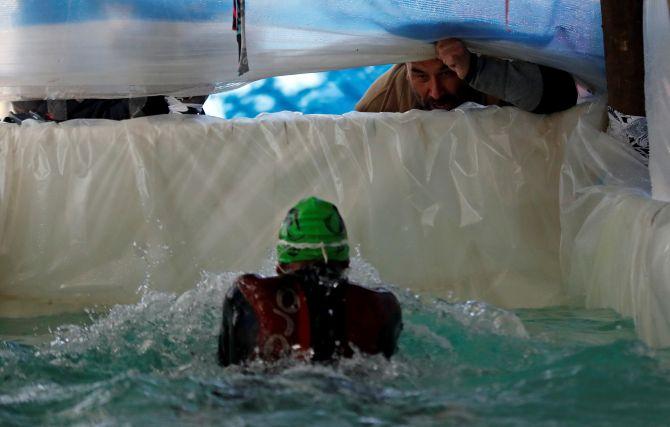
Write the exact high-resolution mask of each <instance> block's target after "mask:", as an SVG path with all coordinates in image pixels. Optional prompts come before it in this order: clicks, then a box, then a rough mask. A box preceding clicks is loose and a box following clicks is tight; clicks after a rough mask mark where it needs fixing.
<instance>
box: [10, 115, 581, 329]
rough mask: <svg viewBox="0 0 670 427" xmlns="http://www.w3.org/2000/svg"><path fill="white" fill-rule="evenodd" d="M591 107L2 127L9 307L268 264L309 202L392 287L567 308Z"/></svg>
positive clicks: (111, 294)
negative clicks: (580, 157)
mask: <svg viewBox="0 0 670 427" xmlns="http://www.w3.org/2000/svg"><path fill="white" fill-rule="evenodd" d="M577 117H578V110H574V111H570V112H566V113H563V114H558V115H555V116H552V117H542V116H537V115H532V114H529V113H524V112H521V111H519V110H517V109H514V108H502V109H501V108H498V107H490V108H487V109H477V110H470V111H464V110H457V111H452V112H445V111H436V112H418V111H413V112H410V113H407V114H381V115H376V114H361V113H352V114H349V115H346V116H301V115H298V114H292V113H283V114H277V115H265V116H261V117H260V118H258V119H253V120H251V119H239V120H233V121H226V120H221V119H215V118H207V117H196V118H192V117H179V116H173V115H171V116H164V117H151V118H142V119H134V120H129V121H124V122H112V121H104V120H98V121H95V120H91V121H70V122H66V123H63V124H60V125H57V124H37V123H34V122H32V124H30V123H29V124H28V125H23V126H21V127H19V126H16V125H9V124H3V125H0V162H1V165H2V169H0V170H2V175H0V183H1V185H0V242H1V246H0V264H1V265H2V268H1V269H0V295H1V296H2V297H1V298H0V316H8V315H12V316H25V315H34V314H44V313H48V312H59V311H63V310H71V309H80V308H81V307H83V306H86V305H91V304H112V303H124V302H131V301H135V300H136V299H137V298H138V296H137V293H136V290H137V288H138V287H139V286H140V285H146V286H149V287H150V288H152V289H161V290H170V291H183V290H185V289H189V288H191V287H192V286H194V285H195V283H197V281H198V277H199V274H200V272H201V271H203V270H206V271H214V272H219V271H242V270H244V271H254V270H255V269H257V268H258V267H259V265H260V263H261V261H262V260H264V259H265V258H267V256H268V254H269V253H270V251H271V249H272V248H274V245H275V244H276V238H277V233H278V229H279V226H280V223H281V220H282V218H283V217H284V215H285V213H286V211H287V209H288V208H289V207H290V206H291V205H292V204H294V203H295V202H296V201H298V200H299V199H301V198H303V197H305V196H308V195H317V196H320V197H323V198H325V199H327V200H330V201H333V202H335V203H337V205H338V207H339V208H340V211H341V212H342V214H343V217H344V219H345V221H346V223H347V226H348V232H349V233H348V234H349V240H350V244H351V246H352V247H356V246H359V247H360V251H361V254H362V256H363V257H364V258H365V259H366V260H368V261H369V262H370V263H371V264H372V265H374V266H375V267H376V268H378V270H379V271H380V273H381V275H382V278H383V279H384V280H386V281H388V282H391V283H395V284H397V285H398V286H401V287H410V288H412V289H415V290H416V291H420V292H426V293H430V294H432V295H436V296H447V295H450V294H452V293H453V295H454V296H455V297H459V298H462V299H484V300H486V301H489V302H491V303H494V304H496V305H500V306H504V307H539V306H545V305H553V304H560V303H562V302H564V294H563V292H562V290H561V284H560V266H559V262H558V250H559V210H558V177H559V167H560V162H561V158H562V155H561V146H562V142H563V141H564V140H565V139H566V138H567V135H568V132H569V131H570V130H571V129H572V128H573V127H574V123H575V121H576V120H577Z"/></svg>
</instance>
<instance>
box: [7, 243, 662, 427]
mask: <svg viewBox="0 0 670 427" xmlns="http://www.w3.org/2000/svg"><path fill="white" fill-rule="evenodd" d="M274 263H275V259H274V258H273V257H272V256H269V257H268V259H267V260H266V262H265V263H264V264H263V266H262V267H261V269H260V271H261V272H262V273H263V274H272V272H273V268H274ZM238 274H239V273H221V274H216V273H203V276H202V279H201V280H200V282H199V283H198V284H197V285H196V286H195V287H194V288H193V289H192V290H190V291H188V292H185V293H184V294H181V295H174V294H167V293H157V292H153V291H151V290H150V289H146V288H144V289H143V290H142V292H143V295H142V298H141V301H140V302H138V303H137V304H134V305H126V306H115V307H112V308H111V309H109V310H103V311H102V312H94V311H91V312H89V313H88V314H84V315H80V316H78V317H77V316H75V317H72V316H62V317H60V318H59V317H56V318H50V319H46V320H45V319H42V320H25V321H24V323H25V324H26V325H27V324H30V323H31V322H33V323H35V324H39V325H40V326H39V328H38V329H39V330H37V331H36V332H35V334H37V335H38V336H39V337H42V338H41V340H42V342H41V343H35V342H33V341H31V335H32V333H31V332H30V331H32V328H30V327H27V326H26V325H24V327H23V328H16V325H17V323H12V324H11V325H14V329H16V330H14V331H10V330H9V329H11V328H10V327H9V326H8V324H10V323H11V322H9V321H7V320H0V333H1V334H3V335H2V338H3V340H2V342H1V343H0V424H2V425H36V424H50V425H91V424H95V425H107V424H108V425H119V424H132V425H136V424H143V423H148V424H149V425H157V424H160V425H163V424H172V425H202V424H214V423H216V424H222V425H258V424H263V425H277V426H279V425H291V426H293V425H304V424H308V423H309V424H319V425H322V424H323V425H398V424H399V425H462V424H468V425H537V424H543V425H547V424H561V425H563V424H570V425H589V426H590V425H606V424H607V425H610V424H621V425H626V424H646V425H654V424H659V425H661V424H663V423H664V422H665V420H667V417H668V416H669V415H670V402H667V399H666V396H667V395H668V392H670V373H669V371H668V369H667V366H668V365H667V364H666V362H665V361H666V360H667V359H668V358H667V354H666V353H662V352H661V353H657V352H652V351H650V350H649V349H648V348H646V347H645V346H644V345H643V344H641V343H640V342H639V341H638V340H637V339H636V338H635V335H634V331H633V327H632V323H631V322H630V321H628V320H625V319H622V318H620V317H618V316H617V315H616V314H614V313H613V312H611V311H606V310H598V311H586V310H576V309H567V308H554V309H543V310H519V311H517V312H516V313H513V312H510V311H506V310H502V309H499V308H496V307H492V306H489V305H486V304H484V303H481V302H476V301H470V302H455V301H449V300H436V299H431V298H429V297H426V296H419V295H415V294H413V293H412V292H410V291H408V290H402V289H400V288H397V287H396V288H394V291H395V292H396V294H397V295H398V297H399V299H400V301H401V305H402V307H403V319H404V325H405V326H404V330H403V333H402V336H401V340H400V343H399V352H398V354H397V355H396V356H395V357H394V358H393V359H392V360H390V361H389V360H386V359H385V358H383V357H381V356H376V357H369V356H363V355H357V356H356V357H354V358H352V359H346V360H341V361H338V362H336V363H333V364H328V365H312V364H306V363H303V362H298V361H291V360H289V361H282V362H279V363H277V364H273V365H267V364H263V363H254V364H252V365H250V366H247V367H229V368H225V369H223V368H221V367H219V366H218V365H217V363H216V357H215V354H216V337H217V334H218V328H219V323H220V315H221V313H220V310H221V303H222V300H223V296H224V294H225V292H226V291H227V289H229V287H230V286H231V285H232V282H233V280H234V278H235V277H236V276H237V275H238ZM350 277H351V279H352V280H356V281H358V282H361V283H363V284H365V285H368V286H376V285H378V284H379V283H380V282H381V279H380V277H379V274H378V273H377V272H376V271H375V270H374V268H372V267H371V266H370V265H368V264H366V263H365V262H364V261H363V260H362V259H361V258H360V256H358V255H356V256H355V257H354V258H353V259H352V268H351V271H350ZM143 285H146V284H143ZM73 321H74V323H75V324H70V325H63V324H61V325H60V326H58V327H57V328H56V329H55V330H53V331H52V332H51V333H47V334H44V333H43V329H44V324H46V323H48V324H52V325H53V324H58V323H69V322H73ZM8 322H9V323H8ZM8 332H11V335H13V338H12V339H9V338H8V335H10V334H9V333H8ZM17 337H19V338H17ZM44 337H46V339H45V338H44Z"/></svg>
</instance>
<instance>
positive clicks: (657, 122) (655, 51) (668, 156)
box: [644, 0, 670, 202]
mask: <svg viewBox="0 0 670 427" xmlns="http://www.w3.org/2000/svg"><path fill="white" fill-rule="evenodd" d="M668 46H670V5H669V4H668V1H667V0H651V1H650V0H645V2H644V63H645V64H644V65H645V79H644V86H645V103H646V110H647V119H648V127H649V147H650V152H649V172H650V174H651V182H652V190H653V191H652V195H653V197H654V199H657V200H663V201H666V202H668V201H670V121H668V117H670V56H668Z"/></svg>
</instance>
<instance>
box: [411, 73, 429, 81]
mask: <svg viewBox="0 0 670 427" xmlns="http://www.w3.org/2000/svg"><path fill="white" fill-rule="evenodd" d="M413 78H414V79H416V80H418V81H420V82H427V81H428V76H427V75H425V74H414V77H413Z"/></svg>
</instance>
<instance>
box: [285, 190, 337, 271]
mask: <svg viewBox="0 0 670 427" xmlns="http://www.w3.org/2000/svg"><path fill="white" fill-rule="evenodd" d="M277 259H278V261H279V262H280V263H282V264H288V263H291V262H297V261H326V262H328V261H347V260H349V244H348V243H347V229H346V227H345V225H344V220H343V219H342V216H340V212H338V210H337V208H336V207H335V205H333V204H332V203H328V202H326V201H324V200H321V199H318V198H316V197H308V198H306V199H302V200H301V201H299V202H298V204H297V205H295V206H294V207H292V208H291V210H289V211H288V214H286V218H285V219H284V222H283V224H282V226H281V228H280V229H279V243H278V244H277Z"/></svg>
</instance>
